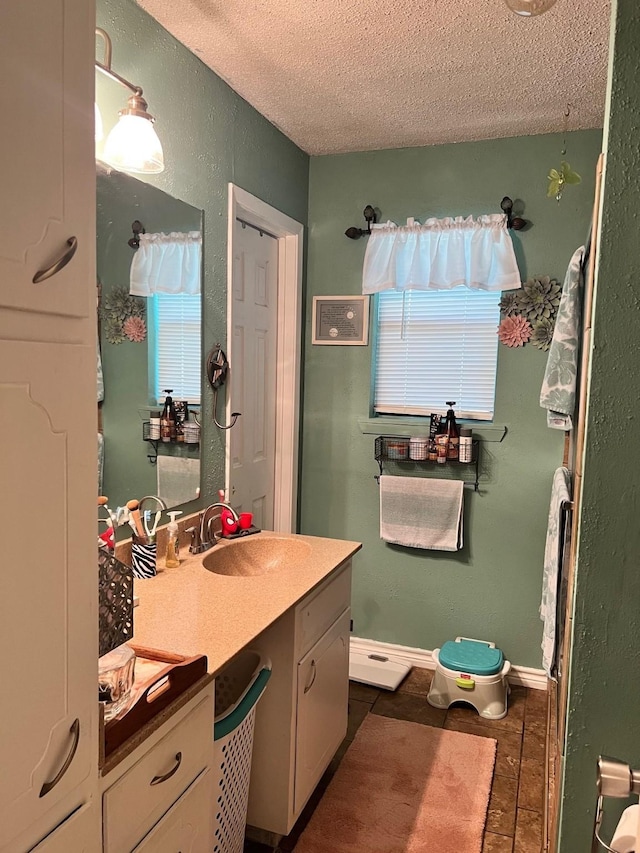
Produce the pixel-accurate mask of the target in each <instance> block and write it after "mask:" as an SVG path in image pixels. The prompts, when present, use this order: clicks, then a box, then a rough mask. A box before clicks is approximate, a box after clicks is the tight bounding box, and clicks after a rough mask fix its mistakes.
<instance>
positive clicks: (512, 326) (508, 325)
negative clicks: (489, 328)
mask: <svg viewBox="0 0 640 853" xmlns="http://www.w3.org/2000/svg"><path fill="white" fill-rule="evenodd" d="M531 333H532V329H531V323H530V322H529V321H528V320H527V319H526V317H521V316H520V315H519V314H514V315H513V316H511V317H505V318H504V320H503V321H502V322H501V323H500V326H499V327H498V336H499V338H500V340H501V341H502V343H503V344H505V345H506V346H508V347H521V346H524V345H525V344H526V343H527V341H528V340H529V338H530V337H531Z"/></svg>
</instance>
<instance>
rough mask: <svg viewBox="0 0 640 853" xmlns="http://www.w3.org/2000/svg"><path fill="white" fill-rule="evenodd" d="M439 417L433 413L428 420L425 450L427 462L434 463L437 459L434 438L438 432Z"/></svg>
mask: <svg viewBox="0 0 640 853" xmlns="http://www.w3.org/2000/svg"><path fill="white" fill-rule="evenodd" d="M440 423H441V417H440V415H438V414H436V413H435V412H434V413H432V414H431V417H430V419H429V446H428V449H427V459H428V460H429V462H435V461H436V460H437V458H438V451H437V448H436V436H437V434H438V433H439V432H440Z"/></svg>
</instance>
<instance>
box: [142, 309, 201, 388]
mask: <svg viewBox="0 0 640 853" xmlns="http://www.w3.org/2000/svg"><path fill="white" fill-rule="evenodd" d="M200 302H201V297H200V294H199V293H197V294H186V293H156V294H155V295H154V296H151V297H149V299H148V313H149V385H150V393H151V398H152V400H155V401H156V403H162V401H163V400H164V398H165V394H164V390H165V389H166V388H172V389H173V395H172V396H173V397H174V399H176V400H186V401H188V402H189V403H200V376H201V369H200V360H201V359H200V350H201V342H200Z"/></svg>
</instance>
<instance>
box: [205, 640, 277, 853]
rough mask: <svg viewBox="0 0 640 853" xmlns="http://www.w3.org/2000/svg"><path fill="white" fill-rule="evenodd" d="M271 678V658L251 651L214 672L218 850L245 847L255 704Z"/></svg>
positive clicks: (236, 851)
mask: <svg viewBox="0 0 640 853" xmlns="http://www.w3.org/2000/svg"><path fill="white" fill-rule="evenodd" d="M270 677H271V662H270V661H269V660H265V659H264V658H263V657H261V655H260V654H259V653H258V652H254V651H251V650H249V649H248V650H246V651H244V652H241V653H240V654H239V655H238V656H237V657H235V658H234V659H233V660H232V661H231V662H230V663H229V664H228V665H227V667H226V668H225V669H224V670H223V671H222V672H221V673H219V674H218V675H217V676H216V685H215V697H216V710H215V713H216V716H215V720H214V726H213V740H214V766H213V769H214V772H216V773H217V775H218V782H217V787H216V790H215V801H214V809H215V843H214V847H213V851H214V853H242V850H243V847H244V833H245V826H246V823H247V804H248V799H249V780H250V778H251V755H252V751H253V728H254V723H255V716H256V705H257V703H258V700H259V699H260V697H261V696H262V693H263V692H264V689H265V687H266V685H267V682H268V680H269V678H270Z"/></svg>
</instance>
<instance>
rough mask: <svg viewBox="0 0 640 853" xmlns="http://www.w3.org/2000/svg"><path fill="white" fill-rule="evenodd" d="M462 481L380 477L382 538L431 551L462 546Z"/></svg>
mask: <svg viewBox="0 0 640 853" xmlns="http://www.w3.org/2000/svg"><path fill="white" fill-rule="evenodd" d="M463 487H464V483H463V482H462V480H434V479H427V478H424V477H390V476H388V475H386V474H383V475H382V476H381V477H380V538H381V539H384V541H385V542H390V543H393V544H395V545H405V546H407V547H409V548H424V549H426V550H430V551H459V550H460V548H462V491H463Z"/></svg>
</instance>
